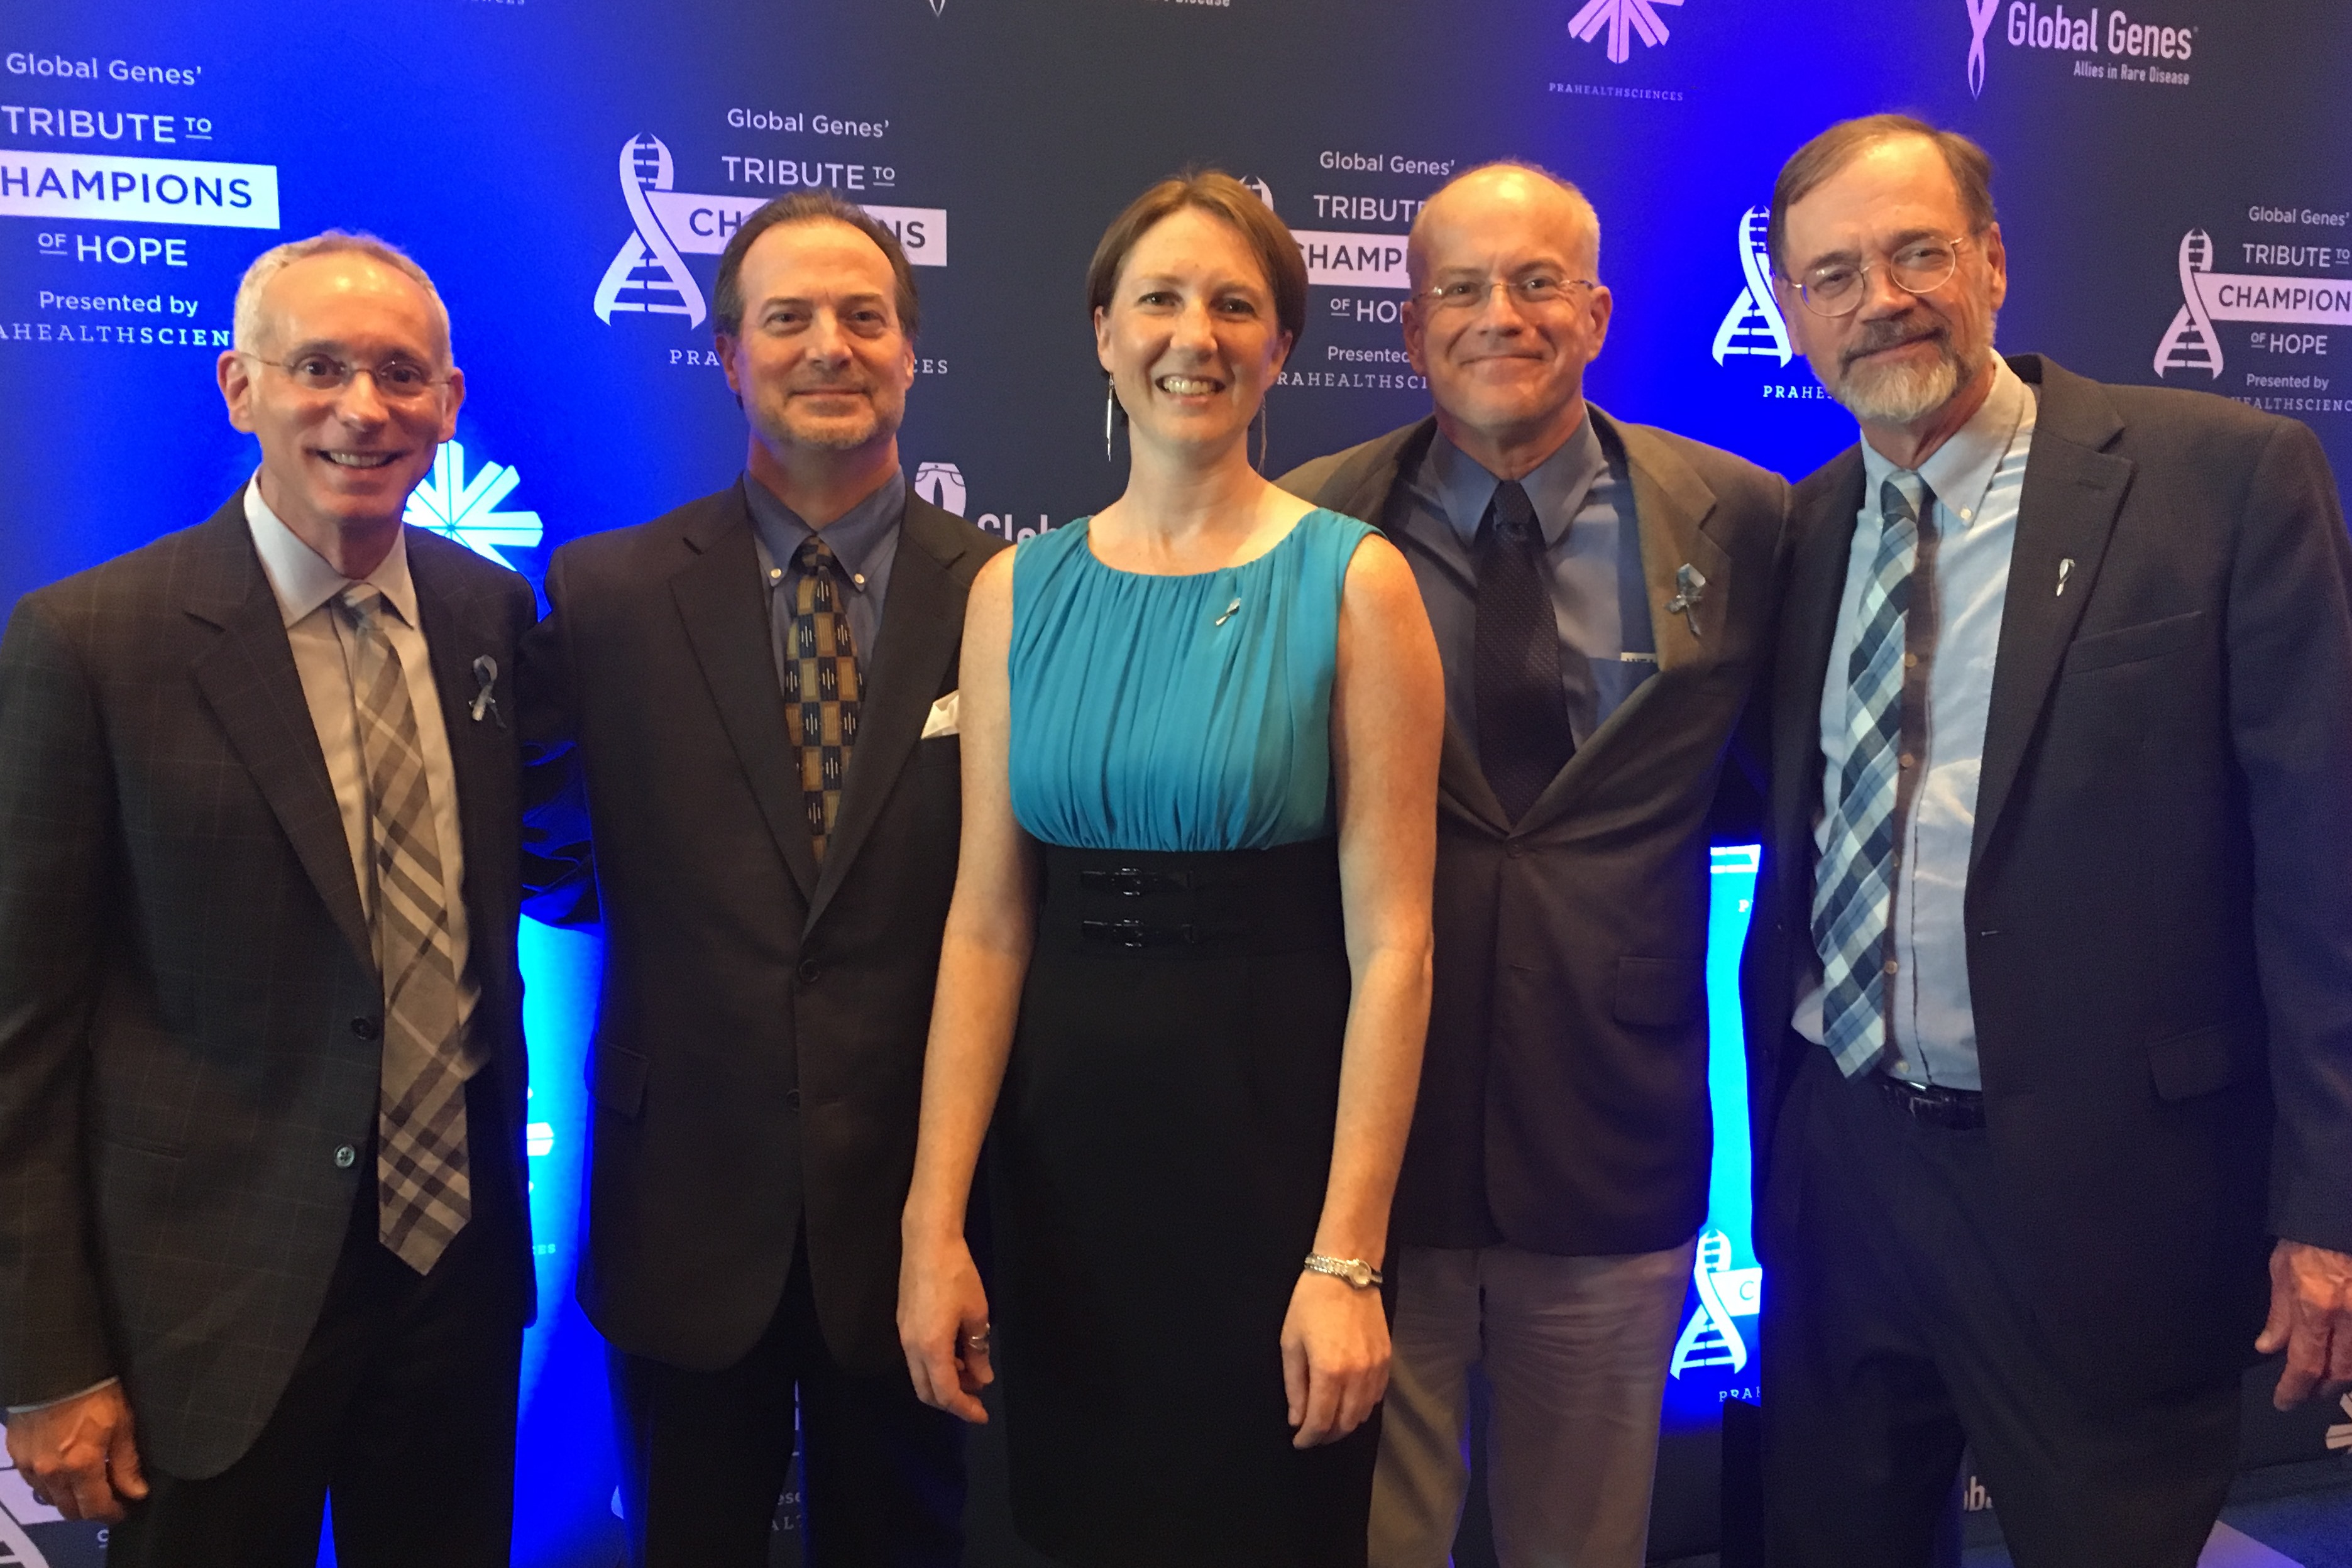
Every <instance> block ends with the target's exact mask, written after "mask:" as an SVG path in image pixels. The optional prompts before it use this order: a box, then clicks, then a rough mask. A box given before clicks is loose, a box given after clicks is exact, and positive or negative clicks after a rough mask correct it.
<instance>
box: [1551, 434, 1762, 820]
mask: <svg viewBox="0 0 2352 1568" xmlns="http://www.w3.org/2000/svg"><path fill="white" fill-rule="evenodd" d="M1592 422H1593V427H1594V429H1595V430H1596V431H1597V432H1598V433H1599V434H1600V436H1601V444H1602V445H1603V446H1605V447H1606V448H1608V449H1609V452H1610V455H1611V456H1612V457H1622V459H1623V460H1624V464H1625V471H1626V475H1627V476H1628V478H1629V479H1630V480H1631V481H1632V486H1633V526H1634V530H1635V537H1636V538H1637V539H1638V540H1639V541H1640V542H1639V546H1638V548H1639V549H1640V550H1641V552H1642V580H1643V585H1644V587H1645V588H1646V589H1647V592H1646V594H1645V595H1644V598H1645V599H1646V601H1647V602H1648V606H1649V612H1650V632H1651V636H1652V637H1653V638H1654V643H1653V646H1654V647H1655V648H1656V649H1657V653H1658V670H1659V674H1661V675H1663V674H1665V673H1666V672H1668V671H1670V670H1675V669H1679V668H1681V667H1683V666H1685V665H1686V664H1695V663H1697V662H1699V661H1701V660H1704V659H1706V658H1710V657H1712V656H1713V652H1714V649H1715V648H1717V647H1719V646H1720V645H1721V644H1722V642H1723V625H1724V615H1725V611H1724V606H1725V604H1726V602H1727V601H1728V600H1729V598H1730V592H1731V557H1730V555H1729V554H1728V553H1727V552H1726V551H1725V550H1724V549H1723V547H1721V546H1720V545H1718V544H1717V543H1716V542H1715V540H1714V539H1712V538H1708V537H1707V534H1706V524H1707V522H1708V520H1709V519H1710V518H1711V517H1713V516H1714V515H1715V492H1714V491H1713V490H1711V489H1709V488H1707V485H1706V481H1705V480H1704V479H1701V478H1700V477H1699V476H1698V474H1697V473H1696V471H1695V470H1694V469H1693V468H1692V467H1691V465H1689V464H1687V463H1685V462H1684V461H1683V460H1682V458H1681V457H1680V456H1679V455H1676V454H1675V451H1674V450H1673V449H1672V448H1671V447H1669V446H1667V445H1666V444H1664V443H1663V442H1659V441H1655V440H1653V439H1651V438H1650V437H1649V436H1648V434H1646V433H1644V432H1642V431H1639V430H1626V429H1623V428H1622V427H1621V426H1619V425H1618V424H1617V423H1616V422H1615V421H1613V420H1612V419H1610V418H1609V416H1608V415H1607V414H1604V413H1601V411H1600V410H1599V409H1598V408H1595V409H1593V410H1592ZM1685 565H1688V566H1690V567H1691V568H1693V569H1694V570H1696V572H1697V573H1698V575H1699V576H1700V577H1701V578H1703V579H1704V580H1705V586H1704V587H1703V588H1702V589H1701V590H1700V591H1699V595H1698V598H1697V601H1696V603H1695V604H1694V605H1693V606H1692V610H1693V613H1694V615H1695V616H1696V621H1697V632H1696V634H1694V633H1693V631H1692V619H1693V616H1692V615H1685V613H1683V612H1681V611H1679V610H1675V611H1669V610H1668V609H1667V608H1666V604H1667V602H1668V601H1671V600H1672V599H1673V598H1674V597H1675V594H1676V593H1677V592H1678V591H1680V587H1679V584H1678V582H1677V581H1676V577H1675V574H1676V572H1677V571H1678V570H1680V569H1681V568H1682V567H1684V566H1685ZM1563 654H1564V656H1568V657H1574V656H1575V655H1573V654H1569V653H1566V651H1565V650H1563ZM1657 689H1658V683H1657V681H1656V680H1655V679H1652V680H1649V681H1644V682H1643V684H1642V685H1640V686H1639V687H1638V688H1636V689H1635V690H1634V692H1633V695H1631V696H1629V697H1628V698H1627V699H1626V701H1625V702H1624V704H1623V705H1622V706H1620V707H1619V708H1618V710H1617V711H1616V712H1615V713H1613V714H1612V715H1610V716H1609V719H1608V722H1607V723H1605V724H1603V725H1601V727H1599V728H1598V729H1596V730H1594V731H1593V733H1592V734H1591V735H1590V736H1588V737H1586V738H1585V743H1584V744H1583V745H1582V746H1580V747H1577V748H1576V755H1575V756H1573V757H1571V758H1569V759H1568V763H1567V765H1566V766H1565V767H1563V768H1561V769H1560V770H1559V775H1558V776H1557V777H1555V778H1554V779H1552V781H1551V782H1550V783H1549V785H1547V786H1546V787H1545V789H1544V792H1543V793H1542V794H1541V795H1539V796H1538V797H1537V798H1536V802H1535V804H1534V805H1532V806H1530V807H1528V814H1527V816H1526V817H1525V818H1523V819H1521V821H1519V823H1518V826H1517V831H1520V832H1528V831H1533V830H1535V829H1537V828H1540V827H1543V826H1545V825H1547V824H1549V822H1551V821H1554V820H1555V819H1557V818H1558V817H1559V816H1560V815H1561V814H1562V813H1563V812H1564V811H1566V810H1568V809H1569V807H1570V805H1571V804H1572V803H1573V802H1574V800H1575V798H1576V794H1577V791H1578V790H1579V789H1581V788H1582V787H1583V782H1584V780H1586V779H1590V778H1591V776H1592V774H1593V773H1594V771H1595V770H1596V769H1598V768H1603V767H1605V766H1607V762H1608V758H1609V755H1610V753H1611V752H1612V751H1613V750H1615V749H1616V747H1617V745H1618V741H1617V737H1619V736H1620V735H1621V734H1622V733H1624V732H1625V731H1626V730H1627V729H1628V728H1630V727H1633V726H1634V725H1635V724H1637V723H1638V722H1639V719H1640V716H1641V713H1642V711H1643V708H1645V707H1646V706H1648V705H1649V702H1650V701H1651V700H1653V699H1654V694H1655V692H1656V691H1657Z"/></svg>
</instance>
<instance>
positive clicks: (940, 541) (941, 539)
mask: <svg viewBox="0 0 2352 1568" xmlns="http://www.w3.org/2000/svg"><path fill="white" fill-rule="evenodd" d="M970 531H971V530H970V528H969V526H968V525H966V524H965V523H963V522H962V521H961V520H960V519H958V518H956V517H950V515H948V514H947V513H944V512H941V511H940V510H939V509H938V508H937V507H933V506H931V505H930V503H929V502H928V501H925V500H923V499H922V498H921V497H919V496H913V495H909V496H908V498H907V516H906V519H905V521H903V522H902V523H900V524H899V526H898V547H897V553H896V554H895V555H894V556H893V557H892V559H891V565H890V587H889V594H888V597H887V598H886V599H885V600H884V601H883V604H882V626H881V630H880V632H878V633H877V638H876V641H877V643H878V644H879V646H878V648H877V652H876V655H875V660H874V667H873V670H872V672H871V674H869V675H868V677H867V679H866V693H865V697H864V706H862V707H860V709H859V710H858V716H857V746H856V750H854V751H853V752H851V754H850V758H849V773H848V776H847V777H846V778H845V779H843V780H842V789H841V815H840V817H839V819H838V820H837V821H835V823H834V831H833V837H832V839H831V840H830V841H828V842H827V844H826V846H825V854H824V871H823V873H822V874H821V875H820V876H819V877H818V879H817V885H816V894H815V897H814V899H813V900H811V902H810V905H809V914H808V919H809V924H810V925H815V924H816V921H817V919H818V917H819V916H820V915H824V909H825V905H826V904H829V903H831V902H832V900H833V894H834V891H835V889H836V888H838V887H839V886H840V885H841V883H842V879H843V878H844V877H845V876H847V875H848V874H849V867H850V863H851V862H853V861H855V860H856V858H857V852H858V850H859V848H860V847H861V846H863V845H864V843H865V842H866V835H867V834H868V833H869V832H870V831H872V830H873V827H874V822H875V819H876V818H877V817H878V816H880V815H881V811H882V802H883V801H884V800H887V799H888V798H889V794H890V789H891V786H892V785H894V784H896V783H897V782H898V774H899V772H900V770H901V769H903V768H905V767H906V765H907V758H908V757H909V756H911V755H912V754H913V752H914V749H915V743H916V742H917V741H918V740H919V739H921V738H922V733H923V721H924V720H925V718H927V717H928V716H929V714H930V710H931V704H932V703H933V702H934V701H936V700H937V699H938V698H939V696H940V692H941V690H942V688H943V686H945V685H948V684H949V665H950V664H951V663H952V661H953V660H954V658H955V655H956V649H957V648H958V646H959V645H960V644H961V642H962V638H963V600H962V595H961V594H960V593H959V592H958V591H957V590H956V585H955V580H954V578H953V577H952V576H951V575H950V569H951V568H953V567H954V565H955V563H956V562H957V561H958V560H960V559H962V558H963V556H964V554H965V552H967V551H968V550H970V549H971V548H972V541H971V539H969V538H964V537H962V536H963V535H965V534H967V533H969V532H970Z"/></svg>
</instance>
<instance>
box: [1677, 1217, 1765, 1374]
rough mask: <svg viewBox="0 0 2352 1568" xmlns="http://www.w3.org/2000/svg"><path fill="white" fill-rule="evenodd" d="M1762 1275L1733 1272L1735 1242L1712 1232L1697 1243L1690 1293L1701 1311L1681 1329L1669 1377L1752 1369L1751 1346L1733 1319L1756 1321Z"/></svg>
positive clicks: (1755, 1271)
mask: <svg viewBox="0 0 2352 1568" xmlns="http://www.w3.org/2000/svg"><path fill="white" fill-rule="evenodd" d="M1763 1279H1764V1271H1763V1270H1761V1269H1735V1268H1733V1267H1732V1266H1731V1238H1729V1237H1728V1236H1726V1235H1725V1234H1724V1233H1723V1232H1722V1231H1720V1230H1710V1231H1708V1232H1707V1233H1706V1235H1705V1236H1702V1237H1700V1238H1699V1243H1698V1252H1697V1256H1696V1258H1695V1259H1694V1260H1692V1264H1691V1287H1692V1289H1694V1290H1696V1291H1697V1292H1698V1311H1696V1312H1693V1313H1692V1314H1691V1315H1690V1322H1686V1323H1685V1324H1684V1325H1683V1333H1682V1337H1681V1338H1680V1339H1678V1340H1676V1341H1675V1356H1674V1361H1673V1363H1672V1364H1671V1365H1670V1367H1669V1368H1668V1370H1669V1371H1671V1372H1672V1373H1673V1375H1675V1377H1680V1376H1682V1375H1683V1374H1684V1373H1685V1372H1687V1371H1688V1370H1690V1369H1691V1368H1692V1367H1694V1366H1728V1367H1729V1368H1731V1370H1732V1371H1734V1372H1738V1371H1740V1370H1741V1369H1743V1368H1745V1367H1746V1366H1747V1364H1748V1342H1747V1340H1746V1339H1744V1338H1743V1337H1741V1335H1740V1333H1739V1325H1738V1323H1736V1322H1733V1321H1732V1320H1733V1319H1735V1318H1752V1317H1754V1316H1755V1315H1756V1312H1757V1308H1758V1305H1759V1301H1760V1298H1761V1292H1762V1286H1763Z"/></svg>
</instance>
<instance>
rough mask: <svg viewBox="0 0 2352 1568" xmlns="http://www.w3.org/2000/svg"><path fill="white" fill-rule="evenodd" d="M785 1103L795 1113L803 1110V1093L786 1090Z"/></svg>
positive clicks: (795, 1090)
mask: <svg viewBox="0 0 2352 1568" xmlns="http://www.w3.org/2000/svg"><path fill="white" fill-rule="evenodd" d="M784 1103H785V1104H787V1105H790V1106H791V1107H792V1108H793V1110H795V1111H797V1110H799V1109H800V1108H801V1092H800V1091H799V1090H797V1089H790V1090H786V1091H785V1092H784Z"/></svg>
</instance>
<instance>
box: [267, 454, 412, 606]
mask: <svg viewBox="0 0 2352 1568" xmlns="http://www.w3.org/2000/svg"><path fill="white" fill-rule="evenodd" d="M245 526H246V528H247V529H248V530H249V531H250V532H251V533H252V535H253V548H254V549H255V550H256V551H257V553H258V554H259V555H260V557H261V571H262V575H263V576H265V577H267V578H268V580H269V591H271V592H272V593H274V594H276V595H277V596H278V614H279V616H280V617H282V618H283V619H284V621H285V623H286V624H287V625H288V626H289V627H290V626H292V625H293V624H294V623H295V622H298V621H300V620H303V619H305V618H307V617H308V616H310V614H311V613H312V612H315V611H317V609H318V608H319V607H320V605H322V604H324V603H326V602H327V601H329V600H330V599H332V598H334V597H335V595H337V594H339V593H341V592H342V591H343V590H344V589H346V588H349V587H350V586H351V585H352V583H353V582H354V581H361V582H366V583H369V584H371V585H373V587H374V588H375V589H376V590H377V591H379V592H381V593H382V594H383V597H384V601H385V602H387V603H389V604H390V605H391V606H392V607H393V609H394V610H395V611H397V612H399V614H400V618H401V619H402V620H403V621H405V622H408V624H410V625H411V626H417V627H419V629H420V630H421V629H422V628H421V623H420V622H418V621H417V618H416V584H415V581H414V580H412V579H411V578H410V577H409V575H408V530H407V529H406V528H403V529H401V530H400V532H398V533H397V534H394V536H393V539H392V550H391V553H390V554H388V555H386V556H385V557H384V558H383V559H382V560H381V561H378V562H377V563H376V568H375V570H373V571H371V572H369V573H368V574H367V576H365V577H364V578H358V579H353V578H349V577H345V576H344V575H343V574H342V573H341V572H340V571H337V570H335V569H334V568H333V567H332V566H330V565H329V564H328V563H327V559H326V558H325V557H324V556H322V555H320V553H319V552H318V551H317V550H314V549H311V548H310V546H309V545H307V544H304V543H303V542H302V540H301V539H300V538H298V537H297V536H296V535H295V532H294V530H293V529H292V528H288V527H287V526H286V524H285V522H284V521H283V520H282V519H281V518H280V517H278V514H277V513H276V512H274V511H272V510H270V508H269V503H268V502H267V501H265V500H263V499H262V498H261V476H259V475H258V474H256V475H255V476H253V478H252V479H250V480H248V481H247V484H246V486H245Z"/></svg>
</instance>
